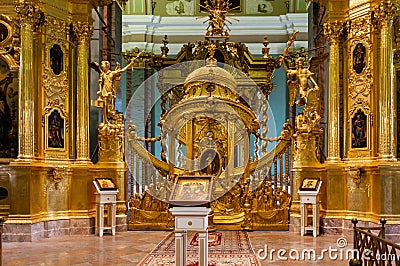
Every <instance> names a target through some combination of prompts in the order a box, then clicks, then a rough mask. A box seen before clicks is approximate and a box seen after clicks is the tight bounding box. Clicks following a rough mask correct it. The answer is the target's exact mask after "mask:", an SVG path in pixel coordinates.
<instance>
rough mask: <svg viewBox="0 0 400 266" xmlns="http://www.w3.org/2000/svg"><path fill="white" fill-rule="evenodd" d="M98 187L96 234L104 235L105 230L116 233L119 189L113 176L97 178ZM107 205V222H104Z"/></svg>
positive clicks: (94, 182) (96, 193) (96, 185)
mask: <svg viewBox="0 0 400 266" xmlns="http://www.w3.org/2000/svg"><path fill="white" fill-rule="evenodd" d="M93 184H94V186H95V187H96V192H95V195H96V219H95V220H96V222H95V223H96V227H95V234H96V235H97V234H98V235H99V236H100V237H102V236H103V233H104V230H106V229H109V230H111V234H112V235H113V236H114V235H115V226H116V220H117V218H116V212H117V193H118V189H117V188H116V186H115V183H114V182H113V181H112V179H111V178H97V179H96V180H95V181H93ZM105 207H107V223H106V224H104V210H105Z"/></svg>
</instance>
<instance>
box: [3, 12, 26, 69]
mask: <svg viewBox="0 0 400 266" xmlns="http://www.w3.org/2000/svg"><path fill="white" fill-rule="evenodd" d="M0 22H1V23H2V24H3V25H4V26H5V27H6V28H7V30H8V36H7V37H6V38H5V39H4V40H3V41H1V42H0V55H2V56H3V57H4V58H5V59H6V60H7V63H9V65H10V68H15V67H16V66H17V65H18V64H19V59H20V52H19V51H20V47H21V41H20V22H19V18H18V17H15V18H10V17H8V16H6V15H0Z"/></svg>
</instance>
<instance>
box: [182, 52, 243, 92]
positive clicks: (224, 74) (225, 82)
mask: <svg viewBox="0 0 400 266" xmlns="http://www.w3.org/2000/svg"><path fill="white" fill-rule="evenodd" d="M194 82H196V83H197V82H207V83H213V84H218V85H221V86H224V87H227V88H230V89H235V88H236V80H235V78H234V77H233V76H232V74H231V73H229V72H228V71H226V70H225V69H223V68H221V67H218V66H217V60H215V59H214V58H211V59H210V58H209V59H207V61H206V65H205V66H203V67H200V68H198V69H196V70H195V71H193V72H192V73H190V74H189V75H188V76H187V78H186V80H185V83H184V86H185V87H187V86H188V85H189V84H190V83H194Z"/></svg>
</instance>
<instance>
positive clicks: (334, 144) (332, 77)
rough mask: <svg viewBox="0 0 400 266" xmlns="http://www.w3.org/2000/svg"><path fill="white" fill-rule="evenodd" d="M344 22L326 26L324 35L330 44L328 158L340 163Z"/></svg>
mask: <svg viewBox="0 0 400 266" xmlns="http://www.w3.org/2000/svg"><path fill="white" fill-rule="evenodd" d="M342 30H343V22H340V21H333V22H327V23H325V24H324V33H325V36H326V37H327V38H328V42H329V47H330V51H329V93H328V157H327V161H331V162H334V161H340V142H339V108H340V87H339V84H340V80H339V42H340V36H341V34H342Z"/></svg>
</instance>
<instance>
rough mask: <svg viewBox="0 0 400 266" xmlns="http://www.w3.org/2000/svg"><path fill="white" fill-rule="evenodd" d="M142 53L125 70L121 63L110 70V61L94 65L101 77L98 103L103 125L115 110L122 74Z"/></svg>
mask: <svg viewBox="0 0 400 266" xmlns="http://www.w3.org/2000/svg"><path fill="white" fill-rule="evenodd" d="M141 53H142V52H140V53H139V54H138V55H137V56H136V57H134V58H132V59H131V62H129V64H128V65H127V66H125V67H124V68H121V65H120V64H119V63H117V64H116V66H115V69H114V70H111V69H110V62H109V61H102V62H101V66H99V64H98V63H94V65H95V70H96V71H98V72H99V73H100V76H99V90H98V91H97V95H98V98H97V102H98V103H100V104H99V107H101V108H102V119H103V123H107V114H108V112H110V111H113V110H115V106H114V100H115V98H116V97H117V92H118V84H119V81H120V80H121V74H122V72H124V71H126V70H128V69H129V68H131V67H132V66H133V64H134V62H135V59H136V58H137V57H139V56H140V54H141Z"/></svg>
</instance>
